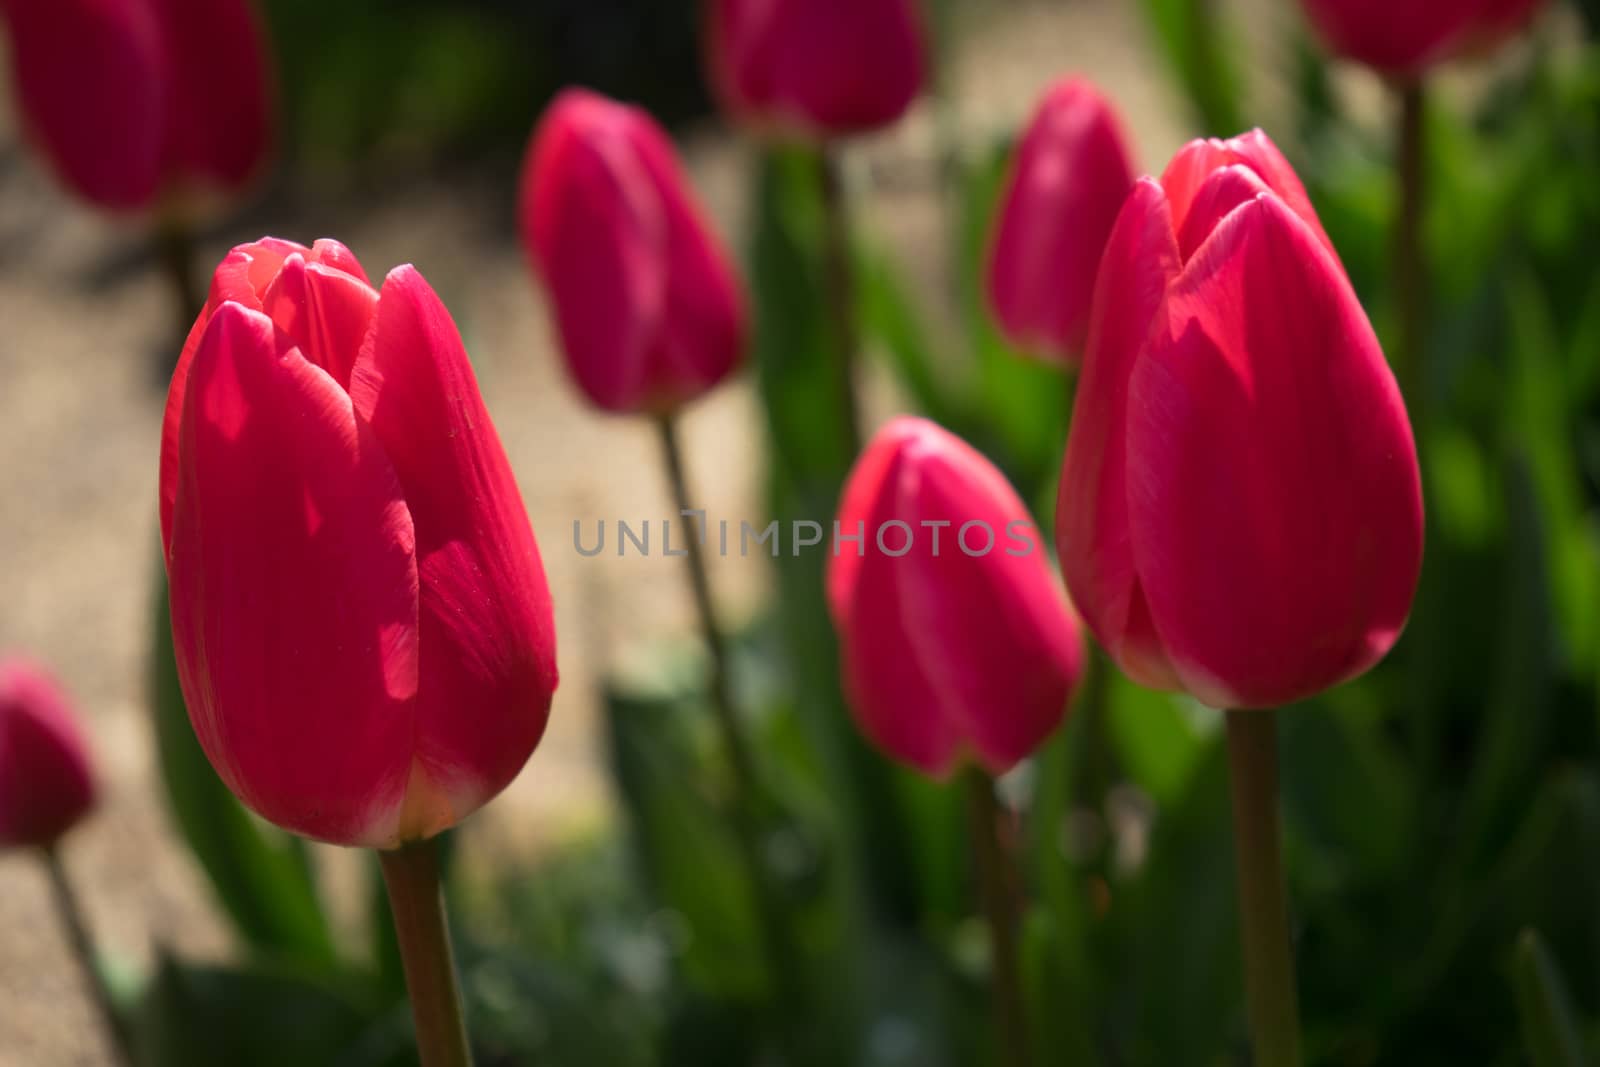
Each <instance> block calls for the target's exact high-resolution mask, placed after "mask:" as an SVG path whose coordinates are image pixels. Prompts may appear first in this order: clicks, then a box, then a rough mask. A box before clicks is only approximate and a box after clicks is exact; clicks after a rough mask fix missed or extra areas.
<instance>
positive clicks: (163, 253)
mask: <svg viewBox="0 0 1600 1067" xmlns="http://www.w3.org/2000/svg"><path fill="white" fill-rule="evenodd" d="M155 242H156V254H157V255H158V256H159V257H160V260H161V270H162V273H163V274H165V275H166V278H167V283H168V288H169V289H170V290H171V293H172V315H173V321H174V323H175V324H176V327H177V328H176V330H175V332H174V335H173V342H172V343H171V344H170V345H168V346H163V347H162V348H160V349H159V350H158V351H160V352H161V353H162V355H163V356H164V357H165V358H164V359H163V360H162V361H161V363H160V365H158V366H157V367H156V368H155V370H156V373H157V375H158V376H159V377H161V378H166V377H167V376H169V375H171V374H172V372H173V370H174V369H176V368H177V366H178V355H179V353H180V352H182V350H183V343H184V341H185V340H187V339H188V337H189V330H190V328H191V327H193V326H194V324H195V320H196V319H198V318H199V317H200V312H201V311H202V310H203V309H204V307H205V291H204V289H202V288H201V286H200V279H199V276H198V275H197V274H196V273H195V267H194V261H195V251H194V231H193V230H192V229H191V228H190V226H189V223H188V222H187V221H186V220H185V219H184V218H183V217H182V215H181V214H180V213H179V212H177V211H176V210H171V211H166V212H164V213H162V215H161V216H160V217H159V218H158V219H157V220H156V232H155Z"/></svg>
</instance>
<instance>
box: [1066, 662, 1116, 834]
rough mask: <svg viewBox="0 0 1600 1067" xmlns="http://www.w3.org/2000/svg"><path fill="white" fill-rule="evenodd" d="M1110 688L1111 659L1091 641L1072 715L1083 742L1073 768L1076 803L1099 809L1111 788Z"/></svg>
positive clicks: (1074, 801) (1079, 805) (1079, 806)
mask: <svg viewBox="0 0 1600 1067" xmlns="http://www.w3.org/2000/svg"><path fill="white" fill-rule="evenodd" d="M1110 688H1111V660H1110V658H1108V657H1107V656H1106V654H1105V653H1104V652H1103V651H1101V649H1100V646H1099V645H1098V644H1095V643H1093V642H1090V643H1089V655H1088V662H1087V664H1086V665H1085V671H1084V679H1083V689H1082V695H1080V696H1079V697H1078V706H1077V708H1076V709H1074V711H1073V714H1074V716H1075V717H1076V718H1077V719H1078V722H1079V725H1078V729H1079V730H1080V731H1081V737H1082V738H1083V744H1082V746H1081V748H1080V749H1079V751H1078V758H1077V759H1076V760H1074V766H1073V767H1072V793H1073V806H1074V807H1077V808H1087V809H1089V810H1091V811H1096V812H1099V811H1101V810H1102V808H1103V805H1104V803H1105V797H1106V793H1107V792H1109V791H1110V788H1111V745H1110V743H1109V740H1108V738H1107V733H1106V731H1107V724H1106V700H1107V698H1108V697H1109V695H1110Z"/></svg>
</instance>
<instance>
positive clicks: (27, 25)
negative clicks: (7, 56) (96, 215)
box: [0, 0, 171, 211]
mask: <svg viewBox="0 0 1600 1067" xmlns="http://www.w3.org/2000/svg"><path fill="white" fill-rule="evenodd" d="M0 14H3V15H4V16H5V18H6V21H7V23H8V28H9V30H10V34H9V36H10V38H11V43H12V48H11V66H12V75H13V78H14V79H15V85H16V95H17V101H18V104H19V105H20V107H21V111H22V115H23V120H24V122H25V124H26V127H27V130H28V133H29V135H30V136H31V137H32V138H33V139H34V140H36V141H37V142H39V144H40V146H41V147H42V148H43V150H44V152H45V154H46V155H47V156H48V157H49V159H50V162H51V164H52V165H53V166H54V168H55V169H56V171H57V172H58V173H59V175H60V177H61V178H62V180H63V181H65V182H66V183H67V185H68V186H70V187H71V188H72V189H73V190H74V191H75V192H76V193H77V194H78V195H80V196H82V197H84V198H85V199H87V200H89V201H91V202H93V203H96V204H99V205H101V206H102V207H106V208H110V209H113V210H120V211H134V210H140V209H143V208H146V207H149V206H150V205H151V203H152V202H153V201H154V199H155V197H156V194H157V192H158V189H159V185H160V182H161V178H162V173H161V167H162V162H161V131H162V128H163V123H164V112H165V109H166V107H167V103H168V98H169V96H170V95H171V87H170V86H169V85H168V83H167V80H166V78H165V77H164V73H165V67H164V63H163V52H162V43H161V28H160V25H159V24H158V22H157V21H156V19H155V17H154V16H153V15H152V13H151V12H150V11H149V10H148V9H147V7H146V5H144V4H126V3H107V2H105V0H50V2H48V3H43V2H40V0H0Z"/></svg>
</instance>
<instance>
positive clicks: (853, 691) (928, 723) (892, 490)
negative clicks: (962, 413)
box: [830, 446, 964, 778]
mask: <svg viewBox="0 0 1600 1067" xmlns="http://www.w3.org/2000/svg"><path fill="white" fill-rule="evenodd" d="M880 455H882V456H883V457H884V458H885V459H886V460H887V463H886V464H885V466H884V467H883V470H882V480H881V481H879V482H877V483H876V484H873V483H870V482H859V483H858V484H860V485H862V486H864V487H866V488H867V489H868V490H870V499H862V494H860V493H858V494H857V496H856V500H855V501H854V502H855V503H860V504H862V505H864V508H863V510H862V511H861V512H859V513H855V512H849V511H841V513H840V520H841V521H842V522H845V523H847V524H848V525H850V526H852V527H853V526H854V525H855V522H856V520H857V519H858V518H862V519H864V520H865V522H866V542H865V546H864V549H863V550H864V551H865V552H866V553H868V554H869V555H871V556H872V557H875V558H874V559H873V560H872V562H873V563H874V564H876V565H872V566H868V565H866V562H867V561H864V560H863V561H860V565H859V566H856V567H854V568H853V573H854V579H853V582H852V583H851V584H850V585H849V586H848V587H847V586H846V585H845V584H844V582H843V581H842V580H839V581H830V587H831V588H832V589H833V590H834V595H835V596H836V597H837V598H838V601H839V605H840V607H841V608H842V609H843V610H842V611H841V612H840V615H839V619H838V623H837V625H838V628H839V636H840V655H841V658H842V660H843V663H842V666H843V675H844V682H845V688H846V690H847V693H848V696H849V700H850V707H851V710H852V711H854V712H855V716H856V720H857V722H858V723H859V724H860V727H861V731H862V733H864V734H866V736H867V738H868V739H869V740H870V741H872V743H873V744H875V745H877V746H878V747H879V748H880V749H882V750H883V751H885V752H887V753H889V754H891V755H893V756H894V757H895V758H896V759H899V760H902V761H904V762H905V763H908V764H910V765H911V766H913V767H915V768H916V769H917V770H919V771H922V772H923V773H924V774H927V775H930V776H932V777H935V778H944V777H947V776H948V775H949V774H951V773H952V772H953V771H954V770H955V769H956V765H957V764H958V763H959V761H960V759H961V756H962V751H963V750H962V745H963V741H964V738H963V737H962V735H961V733H960V728H961V727H960V723H961V719H960V717H959V716H958V715H956V714H953V713H952V712H951V710H950V707H949V705H948V703H947V699H948V697H949V694H948V693H946V692H943V691H942V690H941V688H940V686H939V684H938V681H937V676H936V675H934V674H932V673H930V672H929V670H928V669H927V667H928V663H929V662H930V661H931V662H933V663H934V665H935V666H937V665H938V655H937V653H936V652H933V651H930V652H928V653H927V654H924V653H923V652H922V651H921V650H920V649H918V648H917V647H916V646H915V645H914V644H912V645H911V647H910V649H909V650H908V643H911V642H915V640H916V636H917V634H918V633H919V632H920V631H921V627H922V625H923V623H924V621H925V620H924V619H923V618H922V617H921V616H920V615H919V614H917V613H916V601H915V596H914V594H913V592H912V590H911V588H910V586H909V584H908V583H910V582H911V581H912V578H911V575H910V567H909V566H904V565H903V564H906V560H905V559H904V558H894V557H892V556H889V555H887V554H885V553H883V552H881V551H880V550H879V548H878V544H877V540H876V539H877V537H878V530H879V527H880V525H881V524H882V523H884V522H886V521H889V520H891V519H899V520H900V521H902V522H910V523H911V525H912V536H913V537H914V536H915V533H916V532H917V531H916V524H915V520H913V519H910V518H908V517H907V516H906V515H905V514H904V513H903V511H902V510H901V508H902V492H901V482H902V480H903V470H904V467H905V462H906V461H905V456H904V453H903V451H902V450H901V449H900V448H899V447H898V446H896V447H893V448H890V449H887V450H886V451H885V452H883V453H880ZM852 481H853V482H854V481H856V480H855V479H852ZM903 536H904V531H903V530H900V529H899V528H893V529H888V530H886V531H885V532H884V534H883V537H884V545H885V546H886V547H887V548H888V549H889V550H890V552H898V551H899V550H900V548H901V547H902V545H903ZM844 558H845V557H843V556H840V557H836V558H835V559H834V561H833V562H834V564H835V565H837V564H838V563H839V562H841V560H843V559H844Z"/></svg>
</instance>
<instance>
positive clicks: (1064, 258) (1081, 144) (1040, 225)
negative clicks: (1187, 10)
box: [987, 77, 1134, 362]
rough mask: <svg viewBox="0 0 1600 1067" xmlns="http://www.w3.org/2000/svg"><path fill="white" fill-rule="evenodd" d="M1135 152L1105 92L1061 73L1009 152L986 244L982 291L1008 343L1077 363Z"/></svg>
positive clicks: (1130, 179)
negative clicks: (1008, 167) (996, 215)
mask: <svg viewBox="0 0 1600 1067" xmlns="http://www.w3.org/2000/svg"><path fill="white" fill-rule="evenodd" d="M1131 156H1132V153H1131V151H1130V149H1129V148H1128V145H1127V135H1126V134H1125V133H1124V132H1123V127H1122V121H1121V119H1119V118H1118V117H1117V114H1116V111H1115V110H1114V109H1113V108H1112V106H1111V103H1110V101H1108V100H1107V99H1106V98H1105V97H1104V96H1102V95H1101V93H1100V91H1099V90H1098V89H1096V88H1095V87H1094V86H1093V85H1091V84H1090V83H1089V82H1087V81H1085V80H1084V79H1082V78H1077V77H1067V78H1062V79H1061V80H1059V81H1057V82H1056V83H1055V84H1054V85H1052V86H1051V87H1050V89H1049V90H1048V91H1047V92H1046V93H1045V95H1044V98H1043V99H1042V100H1041V101H1040V102H1039V105H1038V108H1037V109H1036V110H1035V111H1034V113H1033V118H1032V119H1031V120H1030V122H1029V124H1028V128H1027V130H1026V132H1024V133H1023V135H1022V142H1021V144H1020V145H1019V146H1018V148H1017V153H1016V158H1015V159H1014V160H1013V161H1012V164H1011V172H1010V176H1009V178H1008V179H1007V182H1006V189H1005V192H1004V194H1003V195H1002V199H1001V202H1000V215H999V221H998V223H997V225H996V230H995V233H994V237H993V243H992V245H991V248H990V252H989V263H988V275H987V283H988V293H989V301H990V304H991V306H992V307H993V308H994V315H995V319H996V321H997V322H998V323H999V325H1000V327H1001V329H1002V330H1004V331H1005V334H1006V336H1007V337H1008V338H1009V339H1010V340H1011V342H1012V343H1013V344H1015V345H1017V346H1018V347H1019V348H1022V349H1024V350H1026V351H1028V352H1031V353H1034V354H1037V355H1040V356H1044V357H1046V358H1049V359H1051V360H1055V361H1059V362H1076V361H1077V360H1078V358H1079V357H1080V356H1081V354H1082V350H1083V341H1084V337H1085V336H1086V335H1087V334H1088V332H1089V303H1090V300H1091V299H1092V298H1093V296H1094V279H1095V273H1096V272H1097V271H1098V270H1099V267H1100V256H1101V253H1102V252H1103V251H1104V250H1105V243H1106V238H1107V237H1109V236H1111V226H1112V224H1113V223H1114V222H1116V218H1117V212H1118V211H1120V210H1121V208H1122V202H1123V200H1125V199H1126V198H1127V195H1128V190H1129V189H1131V188H1132V187H1133V179H1134V169H1133V162H1132V158H1131Z"/></svg>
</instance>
